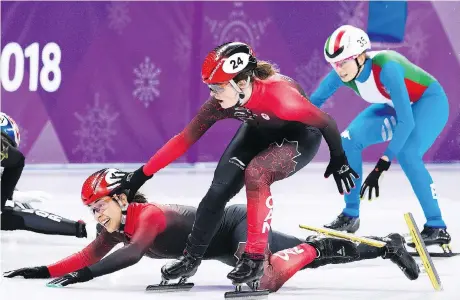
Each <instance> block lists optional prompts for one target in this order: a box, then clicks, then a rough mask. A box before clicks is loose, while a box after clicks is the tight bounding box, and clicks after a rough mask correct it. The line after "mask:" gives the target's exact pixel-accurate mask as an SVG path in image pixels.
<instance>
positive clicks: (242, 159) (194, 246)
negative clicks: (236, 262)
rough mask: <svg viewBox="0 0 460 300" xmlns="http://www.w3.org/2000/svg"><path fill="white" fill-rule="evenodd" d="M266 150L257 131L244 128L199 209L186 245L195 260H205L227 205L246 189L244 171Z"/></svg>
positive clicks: (221, 161) (235, 137) (234, 140)
mask: <svg viewBox="0 0 460 300" xmlns="http://www.w3.org/2000/svg"><path fill="white" fill-rule="evenodd" d="M263 147H265V144H264V142H263V139H261V138H260V137H259V132H258V131H257V129H255V128H252V127H250V126H248V125H247V124H243V125H241V127H240V129H239V130H238V132H237V133H236V134H235V136H234V138H233V139H232V141H231V142H230V144H229V145H228V147H227V149H226V150H225V152H224V154H223V155H222V157H221V159H220V161H219V163H218V165H217V167H216V170H215V172H214V178H213V180H212V184H211V187H210V188H209V190H208V192H207V193H206V195H205V196H204V198H203V199H202V200H201V202H200V204H199V205H198V210H197V212H196V218H195V223H194V225H193V228H192V232H191V233H190V235H189V238H188V241H187V245H186V251H187V252H188V253H190V254H191V255H192V256H195V257H202V256H203V255H204V253H205V252H206V249H207V247H208V246H209V244H210V242H211V240H212V238H213V236H214V234H215V233H216V231H217V227H218V225H219V222H220V221H221V219H222V216H223V214H224V209H225V206H226V204H227V202H228V201H230V199H232V198H233V197H234V196H235V195H236V194H237V193H238V192H239V191H240V190H241V188H242V187H243V185H244V182H243V180H244V179H243V177H244V167H245V166H247V165H248V164H249V162H250V161H251V159H252V158H253V157H254V156H256V155H257V153H259V152H260V151H261V150H262V149H263Z"/></svg>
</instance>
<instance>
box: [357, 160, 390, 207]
mask: <svg viewBox="0 0 460 300" xmlns="http://www.w3.org/2000/svg"><path fill="white" fill-rule="evenodd" d="M390 165H391V162H389V161H386V160H383V159H379V161H378V163H377V165H375V168H374V170H372V172H370V173H369V175H368V176H367V178H366V180H365V181H364V183H363V186H362V187H361V191H360V196H361V199H362V198H363V197H364V194H365V193H366V189H367V188H369V201H371V200H372V189H374V188H375V197H377V198H378V197H379V178H380V175H382V172H383V171H387V170H388V169H389V168H390Z"/></svg>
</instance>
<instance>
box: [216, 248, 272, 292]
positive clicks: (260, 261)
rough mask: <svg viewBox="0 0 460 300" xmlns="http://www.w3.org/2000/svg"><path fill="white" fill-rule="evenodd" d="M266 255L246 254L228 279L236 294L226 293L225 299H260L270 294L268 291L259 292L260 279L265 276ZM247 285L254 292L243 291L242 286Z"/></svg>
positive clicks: (229, 274)
mask: <svg viewBox="0 0 460 300" xmlns="http://www.w3.org/2000/svg"><path fill="white" fill-rule="evenodd" d="M264 261H265V255H264V254H249V253H246V252H244V253H243V254H242V255H241V258H240V259H239V260H238V263H237V264H236V266H235V268H234V269H233V270H232V271H231V272H230V273H228V275H227V278H228V279H230V280H231V281H232V284H233V285H235V291H234V292H226V293H225V298H239V297H258V296H265V295H268V294H269V291H268V290H259V285H260V278H261V277H262V276H263V275H264ZM243 283H246V284H248V285H249V287H250V288H251V290H252V291H244V292H243V291H242V290H241V285H242V284H243Z"/></svg>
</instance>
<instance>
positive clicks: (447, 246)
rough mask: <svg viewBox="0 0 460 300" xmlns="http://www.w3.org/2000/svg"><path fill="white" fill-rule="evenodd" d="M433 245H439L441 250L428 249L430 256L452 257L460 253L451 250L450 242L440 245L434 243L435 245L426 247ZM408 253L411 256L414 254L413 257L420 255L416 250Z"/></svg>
mask: <svg viewBox="0 0 460 300" xmlns="http://www.w3.org/2000/svg"><path fill="white" fill-rule="evenodd" d="M409 247H410V246H409ZM434 247H436V248H437V247H441V249H442V251H443V252H431V251H428V253H429V254H430V256H431V257H453V256H457V255H459V254H460V253H458V252H452V248H451V246H450V244H442V245H436V244H435V245H430V246H427V247H426V248H427V249H428V248H431V249H433V248H434ZM409 254H410V255H411V256H414V257H420V255H419V254H418V252H409Z"/></svg>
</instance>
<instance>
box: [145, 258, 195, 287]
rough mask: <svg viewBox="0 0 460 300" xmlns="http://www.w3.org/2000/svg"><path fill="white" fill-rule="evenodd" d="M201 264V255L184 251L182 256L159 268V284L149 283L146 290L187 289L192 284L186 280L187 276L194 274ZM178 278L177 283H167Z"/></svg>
mask: <svg viewBox="0 0 460 300" xmlns="http://www.w3.org/2000/svg"><path fill="white" fill-rule="evenodd" d="M200 264H201V257H195V256H192V255H190V254H189V253H188V252H187V251H184V253H183V256H181V257H179V259H178V260H175V261H173V262H170V263H168V264H166V265H164V266H163V267H162V268H161V282H160V284H153V285H149V286H147V288H146V291H156V292H169V291H188V290H190V289H191V288H192V287H193V286H194V284H193V283H192V282H186V281H187V279H188V278H189V277H192V276H193V275H195V273H196V271H197V270H198V267H199V265H200ZM178 278H180V279H179V282H178V283H169V280H174V279H178Z"/></svg>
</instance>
